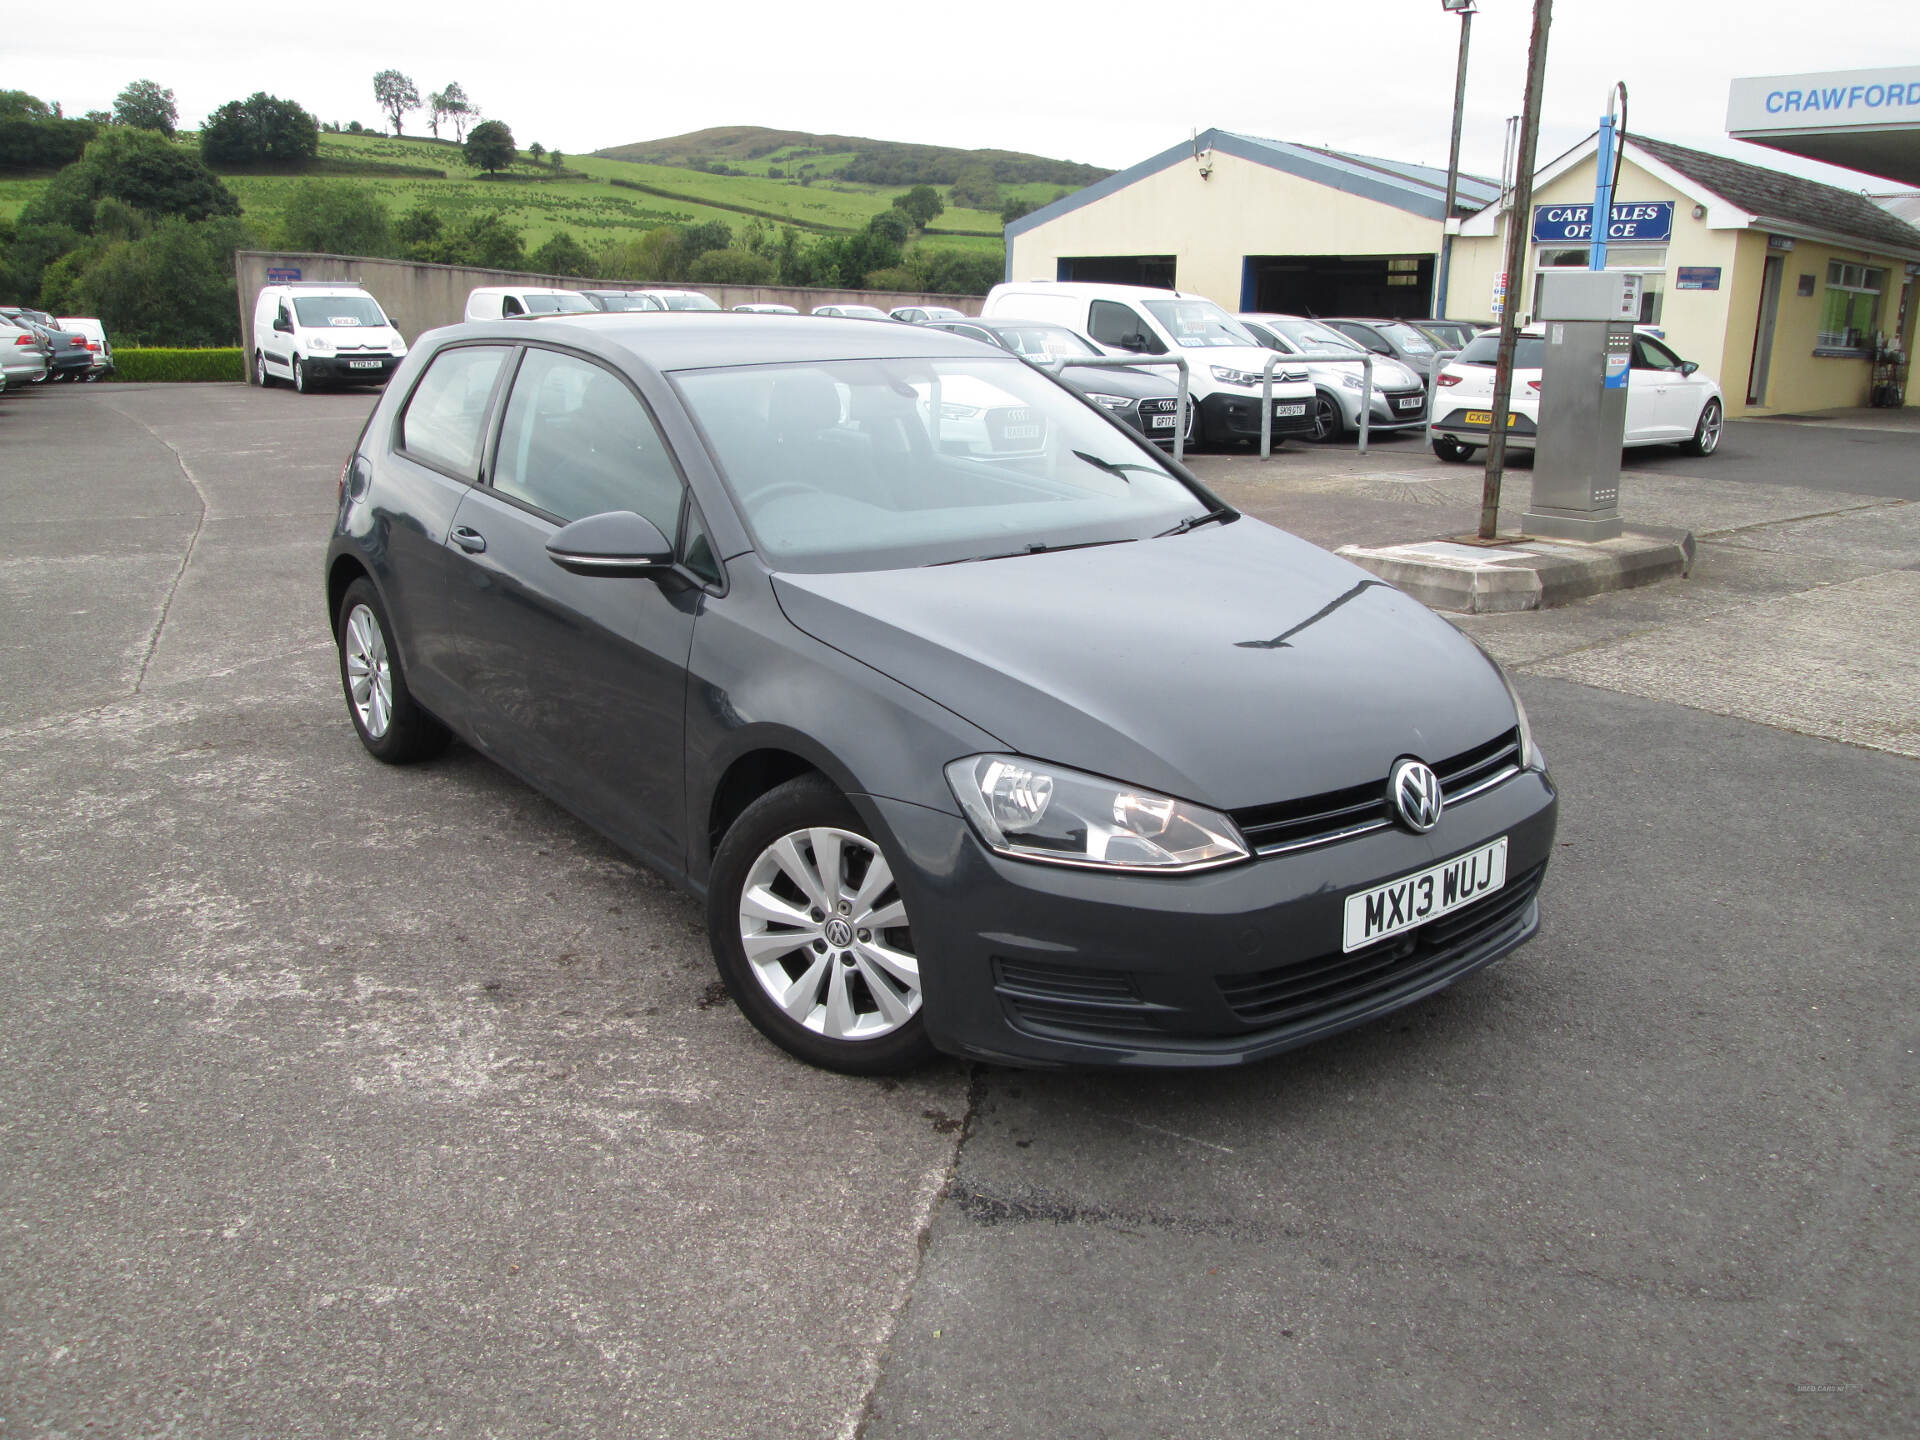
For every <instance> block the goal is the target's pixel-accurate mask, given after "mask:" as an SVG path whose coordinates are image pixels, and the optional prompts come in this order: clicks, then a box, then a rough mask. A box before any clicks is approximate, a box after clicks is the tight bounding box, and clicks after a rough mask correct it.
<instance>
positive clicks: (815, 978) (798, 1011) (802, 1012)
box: [774, 955, 833, 1025]
mask: <svg viewBox="0 0 1920 1440" xmlns="http://www.w3.org/2000/svg"><path fill="white" fill-rule="evenodd" d="M829 968H833V962H832V961H831V960H830V959H828V958H827V957H826V956H825V955H816V956H815V957H814V961H813V963H812V964H811V965H809V966H808V967H807V970H806V973H805V974H804V975H802V976H801V977H800V978H799V979H798V980H796V981H794V982H793V983H792V984H791V985H789V986H788V987H787V989H786V993H784V994H782V995H778V996H775V997H774V998H775V999H777V1000H778V1001H779V1002H780V1008H781V1009H782V1010H784V1011H786V1012H787V1014H789V1015H791V1016H792V1017H793V1018H794V1019H796V1020H798V1021H799V1022H800V1023H801V1024H802V1025H805V1024H806V1023H807V1019H808V1017H809V1016H811V1015H812V1014H813V1012H814V1011H815V1010H817V1009H818V1008H819V1006H820V978H821V977H820V972H821V971H823V970H826V969H829ZM828 983H829V985H831V983H832V979H831V977H829V978H828ZM827 1010H828V1014H829V1016H831V1014H832V1010H833V1002H832V1000H831V999H829V1000H828V1002H827Z"/></svg>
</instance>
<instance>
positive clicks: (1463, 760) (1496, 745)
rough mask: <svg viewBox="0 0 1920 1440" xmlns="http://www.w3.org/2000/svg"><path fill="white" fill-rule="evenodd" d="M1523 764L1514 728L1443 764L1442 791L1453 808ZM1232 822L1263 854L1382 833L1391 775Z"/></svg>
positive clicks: (1250, 812) (1238, 813) (1240, 814)
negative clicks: (1388, 783)
mask: <svg viewBox="0 0 1920 1440" xmlns="http://www.w3.org/2000/svg"><path fill="white" fill-rule="evenodd" d="M1519 763H1520V732H1519V730H1518V729H1514V730H1509V731H1507V732H1506V733H1505V734H1503V735H1497V736H1495V737H1494V738H1493V739H1492V740H1489V741H1488V742H1487V743H1486V744H1484V745H1476V746H1475V747H1474V748H1473V749H1471V750H1467V751H1463V752H1462V753H1461V754H1458V755H1455V756H1452V757H1451V758H1449V759H1446V760H1442V761H1440V762H1439V763H1438V764H1437V765H1435V766H1434V767H1433V771H1434V774H1436V775H1437V776H1439V777H1440V793H1441V794H1442V796H1443V797H1444V798H1445V801H1446V803H1447V804H1449V805H1453V804H1458V803H1459V802H1460V801H1463V800H1468V799H1471V798H1472V797H1473V795H1475V794H1477V793H1478V792H1479V790H1481V789H1483V788H1488V786H1489V782H1491V781H1493V780H1494V779H1495V777H1499V778H1502V779H1504V778H1505V773H1504V772H1506V771H1508V770H1510V769H1512V768H1514V767H1516V766H1518V765H1519ZM1233 821H1234V823H1235V824H1236V825H1238V826H1239V827H1240V833H1241V834H1242V835H1244V836H1245V837H1246V840H1247V843H1248V844H1249V845H1251V846H1252V847H1253V848H1254V850H1255V851H1257V852H1258V853H1260V854H1262V855H1275V854H1279V853H1280V852H1282V851H1287V850H1304V849H1307V848H1308V847H1310V846H1314V845H1326V844H1329V843H1331V842H1332V841H1335V840H1343V839H1348V838H1350V837H1352V836H1354V835H1364V834H1367V833H1370V832H1371V831H1374V830H1383V829H1385V828H1386V827H1387V826H1388V825H1390V824H1392V823H1393V815H1392V812H1391V810H1390V809H1389V808H1388V806H1387V777H1386V776H1385V775H1382V776H1381V777H1380V778H1379V779H1378V780H1372V781H1369V782H1367V783H1366V784H1364V785H1350V786H1348V787H1347V788H1346V789H1344V790H1330V791H1326V792H1324V793H1322V794H1319V795H1308V796H1305V797H1303V798H1301V799H1299V800H1283V801H1281V802H1279V803H1278V804H1275V805H1256V806H1254V807H1252V808H1251V809H1246V810H1235V811H1234V812H1233Z"/></svg>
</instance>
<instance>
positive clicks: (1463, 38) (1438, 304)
mask: <svg viewBox="0 0 1920 1440" xmlns="http://www.w3.org/2000/svg"><path fill="white" fill-rule="evenodd" d="M1474 13H1475V12H1474V8H1473V5H1472V3H1471V0H1469V3H1468V4H1466V5H1465V6H1463V7H1462V8H1461V10H1460V66H1459V71H1458V73H1457V74H1455V76H1454V77H1453V144H1452V146H1451V148H1449V149H1448V151H1447V208H1446V210H1445V211H1444V212H1443V213H1442V214H1441V216H1440V273H1439V275H1438V276H1436V277H1435V279H1434V282H1433V305H1432V307H1431V308H1432V310H1433V318H1434V319H1436V320H1439V319H1443V318H1444V317H1445V316H1446V313H1447V285H1448V284H1449V282H1450V281H1451V279H1452V277H1453V231H1452V230H1451V229H1449V228H1448V227H1449V226H1451V225H1452V224H1453V207H1454V205H1455V204H1456V203H1458V199H1459V194H1460V121H1461V119H1462V117H1463V116H1464V115H1465V114H1466V104H1467V42H1468V41H1469V40H1470V39H1471V38H1472V35H1473V17H1474Z"/></svg>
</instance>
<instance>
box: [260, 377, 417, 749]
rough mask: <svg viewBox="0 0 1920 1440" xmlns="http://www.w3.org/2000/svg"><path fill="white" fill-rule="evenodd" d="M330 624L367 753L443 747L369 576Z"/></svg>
mask: <svg viewBox="0 0 1920 1440" xmlns="http://www.w3.org/2000/svg"><path fill="white" fill-rule="evenodd" d="M296 373H298V372H296ZM333 628H334V635H335V639H336V642H337V645H338V648H339V652H340V686H341V689H342V690H344V691H345V692H346V697H347V714H348V715H349V716H351V717H352V719H353V728H354V732H355V733H356V734H357V735H359V737H360V743H361V744H362V745H364V746H366V747H367V753H368V754H369V755H371V756H373V758H374V759H376V760H380V761H384V762H385V763H386V764H388V765H405V764H407V763H409V762H411V761H414V760H424V759H426V758H427V757H429V756H432V755H437V754H439V753H440V752H441V751H442V750H444V749H446V748H447V741H448V739H449V738H450V737H449V736H448V733H447V727H446V726H444V725H442V724H441V723H440V722H439V721H438V720H436V719H434V717H433V716H431V715H429V714H428V713H427V712H426V711H425V710H423V709H421V708H420V706H419V704H418V703H417V702H416V701H415V700H414V698H413V692H412V691H411V690H409V689H408V688H407V675H406V670H405V669H404V668H403V667H402V665H401V664H400V652H399V651H398V650H396V649H395V648H394V645H393V638H392V637H393V627H392V626H390V625H389V624H388V623H387V612H386V607H384V606H383V605H382V604H381V603H380V596H379V594H378V593H377V592H376V591H375V590H374V588H373V582H372V581H370V580H367V579H365V578H364V577H363V578H361V579H359V580H356V581H354V582H353V584H351V585H349V586H348V587H347V593H346V594H345V595H343V596H342V597H341V598H340V613H339V614H338V615H337V616H335V623H334V627H333Z"/></svg>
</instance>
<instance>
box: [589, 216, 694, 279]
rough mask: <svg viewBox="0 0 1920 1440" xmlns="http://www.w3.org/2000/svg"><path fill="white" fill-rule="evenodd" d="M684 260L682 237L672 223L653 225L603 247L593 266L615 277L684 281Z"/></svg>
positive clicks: (683, 237) (685, 256)
mask: <svg viewBox="0 0 1920 1440" xmlns="http://www.w3.org/2000/svg"><path fill="white" fill-rule="evenodd" d="M687 262H688V256H687V254H686V236H685V235H683V234H682V233H681V232H680V231H679V230H678V229H677V228H675V227H674V226H672V225H657V226H655V227H654V228H653V229H651V230H646V231H643V232H641V234H639V235H637V236H635V237H634V238H633V239H631V240H616V241H614V242H613V243H612V244H611V245H609V246H607V248H606V249H605V250H603V251H602V252H601V254H600V264H599V266H598V267H597V268H598V269H599V271H600V273H601V274H602V275H605V276H608V277H609V278H612V279H617V280H655V281H658V280H684V279H686V278H687V276H686V267H687Z"/></svg>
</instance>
